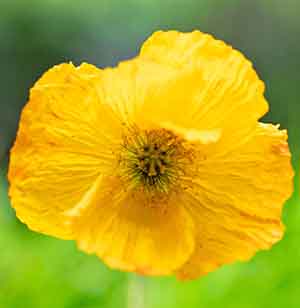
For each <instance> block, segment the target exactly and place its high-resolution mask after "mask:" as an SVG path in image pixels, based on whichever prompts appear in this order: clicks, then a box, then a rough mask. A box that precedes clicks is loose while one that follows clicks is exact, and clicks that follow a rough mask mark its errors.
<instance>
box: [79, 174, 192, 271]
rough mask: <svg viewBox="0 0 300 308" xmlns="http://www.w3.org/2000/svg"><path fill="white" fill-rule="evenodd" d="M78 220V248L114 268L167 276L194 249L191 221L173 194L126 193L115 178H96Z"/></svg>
mask: <svg viewBox="0 0 300 308" xmlns="http://www.w3.org/2000/svg"><path fill="white" fill-rule="evenodd" d="M77 219H78V221H77V223H74V225H73V227H74V229H75V230H76V231H75V232H76V235H75V237H76V240H77V242H78V246H79V248H80V249H82V250H84V251H86V252H88V253H96V254H97V255H98V256H99V257H100V258H101V259H103V260H104V262H105V263H106V264H108V265H109V266H111V267H113V268H116V269H122V270H125V271H134V272H137V273H140V274H147V275H163V274H170V273H171V272H172V271H174V270H175V269H176V268H178V267H179V266H181V265H182V264H183V263H184V262H186V261H187V259H188V258H189V256H190V255H191V253H192V251H193V249H194V226H193V223H192V219H191V218H190V216H189V215H188V214H187V212H186V211H185V209H184V207H183V206H182V205H181V204H178V202H176V196H174V197H170V198H168V199H166V200H164V198H163V197H161V198H158V197H157V196H156V197H155V199H153V197H151V196H149V195H147V194H146V193H145V192H143V191H126V190H125V189H124V185H123V184H122V183H121V182H120V180H119V179H117V178H113V177H111V178H103V180H102V181H101V182H99V184H98V187H97V189H96V190H95V191H94V194H93V197H92V198H91V199H89V200H88V202H87V206H86V207H85V206H83V207H82V208H81V214H80V215H78V218H77Z"/></svg>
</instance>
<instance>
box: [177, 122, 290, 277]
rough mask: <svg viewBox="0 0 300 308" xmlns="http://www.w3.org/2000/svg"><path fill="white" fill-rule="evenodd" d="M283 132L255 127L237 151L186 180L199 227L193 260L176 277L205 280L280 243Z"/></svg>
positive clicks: (211, 160)
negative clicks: (229, 264)
mask: <svg viewBox="0 0 300 308" xmlns="http://www.w3.org/2000/svg"><path fill="white" fill-rule="evenodd" d="M286 139H287V134H286V131H280V130H279V129H278V127H276V126H274V125H271V124H262V123H258V125H257V127H256V129H255V130H254V131H253V132H252V134H251V135H249V136H248V138H245V139H244V140H242V141H240V142H238V143H236V147H235V149H233V150H231V151H230V152H226V153H225V154H224V153H223V154H222V153H221V154H220V155H219V156H218V155H215V156H210V157H207V158H206V160H202V161H200V162H199V165H198V173H199V176H198V177H197V178H195V179H189V180H188V179H187V182H189V184H188V183H187V186H189V189H188V190H187V191H186V195H185V207H186V208H187V209H189V210H190V212H191V215H192V216H193V217H194V219H195V224H196V225H197V234H198V235H197V244H196V249H195V252H194V254H193V255H192V257H191V259H190V260H189V261H188V262H187V263H186V265H185V266H183V267H182V268H181V269H180V270H179V272H178V273H177V275H178V276H179V277H180V278H182V279H189V278H196V277H198V276H201V275H204V274H206V273H208V272H210V271H212V270H214V269H215V268H217V267H219V266H221V265H222V264H226V263H230V262H233V261H236V260H246V259H248V258H249V257H251V256H252V255H253V254H254V253H255V252H256V251H257V250H259V249H267V248H270V247H271V246H272V245H273V244H274V243H276V242H277V241H278V240H280V239H281V237H282V234H283V226H282V223H281V212H282V206H283V204H284V202H285V201H286V200H287V199H288V198H289V196H290V195H291V193H292V189H293V181H292V178H293V170H292V167H291V163H290V153H289V149H288V145H287V142H286Z"/></svg>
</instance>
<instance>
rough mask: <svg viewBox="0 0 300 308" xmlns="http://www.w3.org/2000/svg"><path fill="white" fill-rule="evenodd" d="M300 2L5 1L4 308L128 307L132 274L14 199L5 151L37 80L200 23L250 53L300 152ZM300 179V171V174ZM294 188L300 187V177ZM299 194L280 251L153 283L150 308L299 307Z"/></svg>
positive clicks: (1, 130) (104, 61)
mask: <svg viewBox="0 0 300 308" xmlns="http://www.w3.org/2000/svg"><path fill="white" fill-rule="evenodd" d="M299 12H300V2H299V1H298V0H286V1H285V2H284V4H283V3H282V1H280V0H272V1H269V0H251V1H250V0H226V1H220V0H201V1H200V0H185V1H183V0H182V1H179V0H165V1H161V0H124V1H121V0H119V1H117V0H102V1H99V0H93V1H77V2H75V1H70V0H64V1H60V0H43V1H37V0H27V1H22V0H19V1H17V0H11V1H9V0H2V1H1V2H0V42H1V49H0V64H1V74H0V85H1V86H0V87H1V102H0V160H2V165H3V167H2V169H1V170H2V171H1V175H0V205H1V207H0V247H1V248H2V251H1V257H0V308H24V307H25V308H27V307H29V308H40V307H42V308H47V307H55V308H76V307H80V308H82V307H83V308H96V307H114V308H118V307H120V308H123V307H126V304H127V285H128V279H130V278H129V277H130V275H127V274H126V273H119V272H116V271H111V270H109V269H107V268H106V267H105V266H104V265H103V264H102V263H101V262H100V261H99V260H98V259H97V258H96V257H94V256H87V255H84V254H82V253H81V252H79V251H78V250H77V249H76V247H75V244H74V243H72V242H67V241H60V240H56V239H53V238H50V237H47V236H43V235H40V234H36V233H33V232H30V231H29V230H28V229H27V228H26V227H25V226H24V225H23V224H21V223H20V222H19V221H17V220H16V218H15V216H14V212H13V210H12V209H11V208H10V206H9V201H8V197H7V183H6V180H5V165H6V164H5V157H6V156H7V155H6V154H7V152H8V149H9V147H10V145H11V143H12V142H13V140H14V138H15V132H16V127H17V123H18V117H19V113H20V111H21V108H22V106H23V105H24V103H25V102H26V99H27V97H28V89H29V88H30V87H31V85H32V84H33V82H34V81H35V80H36V79H37V78H38V77H39V76H40V75H41V74H42V72H44V71H45V70H46V69H48V68H49V67H51V66H53V65H54V64H57V63H61V62H63V61H73V62H74V63H76V64H79V63H81V62H83V61H86V62H89V63H93V64H95V65H98V66H100V67H104V66H107V65H115V64H116V63H117V62H119V61H121V60H124V59H127V58H130V57H132V56H134V55H136V54H137V52H138V49H139V46H140V45H141V43H142V41H144V40H145V38H146V37H147V36H148V35H149V34H150V33H152V32H153V31H155V30H158V29H178V30H182V31H190V30H193V29H200V30H202V31H206V32H210V33H212V34H214V35H215V36H216V37H218V38H220V39H223V40H225V41H226V42H228V43H230V44H231V45H233V46H235V47H236V48H238V49H240V50H241V51H242V52H243V53H245V54H246V55H247V56H248V57H249V58H250V59H251V60H252V61H253V63H254V65H255V68H256V69H257V71H258V72H259V74H260V76H261V78H262V79H263V80H264V81H265V83H266V86H267V90H266V96H267V98H268V100H269V102H270V106H271V111H270V113H269V114H268V115H267V116H266V120H268V121H271V122H273V123H281V124H282V126H283V127H286V128H288V129H289V135H290V145H291V148H292V151H293V155H294V163H295V166H296V165H297V164H298V160H299V152H300V151H299V149H300V127H298V126H300V125H299V124H298V115H299V114H300V104H299V102H298V101H299V99H300V90H299V86H298V84H299V82H300V76H299V72H298V70H299V67H300V58H299V54H300V41H299V39H298V38H299V34H300V33H299V32H300V20H299ZM296 182H297V183H298V182H299V181H298V180H297V181H296ZM296 186H297V190H298V184H297V185H296ZM299 204H300V200H299V195H298V192H296V193H295V194H294V196H293V197H292V199H291V200H290V201H289V202H288V203H287V205H286V209H285V211H284V221H285V223H286V226H287V232H286V236H285V237H284V239H283V240H282V241H281V242H280V243H279V244H278V245H276V246H275V247H274V248H273V249H272V250H271V251H268V252H260V253H258V254H257V256H256V257H255V258H253V259H252V260H251V261H250V262H249V263H243V264H234V265H230V266H225V267H224V268H222V269H220V270H219V271H217V272H215V273H212V274H210V275H208V276H207V277H204V278H202V279H199V280H197V281H194V282H187V283H181V282H178V281H176V280H175V279H174V278H159V279H158V278H149V279H147V280H146V286H145V296H146V308H156V307H157V308H161V307H164V308H169V307H170V308H171V307H172V308H174V307H191V308H193V307H195V308H196V307H197V308H198V307H199V308H200V307H204V308H218V307H220V308H221V307H222V308H256V307H257V308H260V307H261V308H266V307H270V308H273V307H280V308H281V307H289V308H296V307H297V308H298V307H300V297H299V295H298V291H299V288H300V281H299V278H298V277H299V275H300V263H299V261H298V260H299V258H300V245H299V231H298V230H299V221H300V209H299Z"/></svg>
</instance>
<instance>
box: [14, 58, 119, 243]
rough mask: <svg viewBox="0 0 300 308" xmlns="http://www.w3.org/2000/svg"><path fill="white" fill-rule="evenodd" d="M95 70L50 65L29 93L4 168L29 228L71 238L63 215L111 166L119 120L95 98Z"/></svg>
mask: <svg viewBox="0 0 300 308" xmlns="http://www.w3.org/2000/svg"><path fill="white" fill-rule="evenodd" d="M98 81H99V70H98V69H97V68H95V67H93V66H91V65H87V64H84V65H82V66H81V67H79V68H76V67H74V66H73V65H72V64H62V65H59V66H56V67H54V68H52V69H51V70H49V71H48V72H47V73H45V74H44V75H43V76H42V77H41V79H40V80H39V81H38V82H37V83H36V84H35V85H34V87H33V88H32V89H31V92H30V98H29V102H28V104H27V105H26V106H25V108H24V110H23V112H22V116H21V120H20V126H19V131H18V135H17V139H16V142H15V145H14V147H13V149H12V152H11V157H10V166H9V181H10V191H9V193H10V197H11V201H12V205H13V207H14V208H15V210H16V213H17V216H18V217H19V218H20V220H21V221H23V222H24V223H26V224H27V225H28V226H29V227H30V228H31V229H33V230H35V231H39V232H43V233H46V234H50V235H54V236H58V237H62V238H71V237H72V235H71V233H70V230H69V228H68V227H67V226H66V224H65V217H64V211H66V210H69V209H70V208H72V207H73V206H75V205H76V204H77V203H78V202H79V201H80V200H81V198H82V197H83V196H84V194H85V193H86V192H87V190H88V189H89V188H90V186H91V185H92V183H93V182H94V181H95V180H96V178H97V177H98V176H99V174H100V173H102V172H105V171H107V170H109V169H111V167H112V166H113V160H114V159H115V157H114V156H113V155H112V151H113V149H114V144H115V143H119V138H120V132H121V131H120V126H121V124H120V122H119V121H118V120H117V118H116V116H115V115H114V113H113V111H111V110H110V108H108V106H107V105H105V104H104V103H103V102H101V101H100V100H99V97H98V94H97V90H96V89H97V87H98V86H99V85H98Z"/></svg>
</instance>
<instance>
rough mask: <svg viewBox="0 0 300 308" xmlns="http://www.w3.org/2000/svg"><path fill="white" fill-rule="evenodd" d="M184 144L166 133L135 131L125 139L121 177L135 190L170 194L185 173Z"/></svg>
mask: <svg viewBox="0 0 300 308" xmlns="http://www.w3.org/2000/svg"><path fill="white" fill-rule="evenodd" d="M186 154H187V151H186V149H185V146H184V140H183V139H182V138H180V137H178V136H177V135H175V134H174V133H173V132H171V131H169V130H166V129H153V130H138V129H135V130H132V131H130V132H129V133H128V134H127V135H126V136H125V137H124V144H123V151H122V157H121V163H122V167H123V168H122V170H123V172H122V174H123V177H125V178H126V179H127V180H129V182H130V183H131V184H134V186H142V187H144V188H145V189H146V190H151V191H153V190H156V191H161V192H167V191H169V189H170V188H171V187H174V185H175V184H176V183H177V181H178V179H179V177H180V175H181V174H184V172H185V162H186V160H187V155H186Z"/></svg>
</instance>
